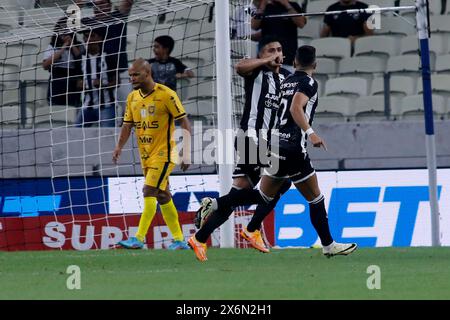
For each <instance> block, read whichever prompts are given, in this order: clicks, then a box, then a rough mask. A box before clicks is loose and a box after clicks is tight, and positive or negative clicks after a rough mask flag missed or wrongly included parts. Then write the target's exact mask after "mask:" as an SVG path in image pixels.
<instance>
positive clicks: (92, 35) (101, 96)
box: [76, 27, 117, 127]
mask: <svg viewBox="0 0 450 320" xmlns="http://www.w3.org/2000/svg"><path fill="white" fill-rule="evenodd" d="M104 36H105V28H103V27H99V28H95V29H92V30H87V31H85V32H84V40H85V43H86V50H85V52H84V54H83V55H82V60H81V64H82V70H83V84H82V87H83V92H82V105H83V106H82V108H81V110H80V111H79V113H78V116H77V120H76V124H77V125H78V126H83V127H88V126H91V125H92V124H94V123H97V122H99V126H101V127H114V126H115V116H116V112H115V110H116V108H115V106H116V94H115V92H116V90H115V87H116V85H117V79H116V76H115V72H114V71H111V68H109V66H110V57H108V56H107V55H106V53H105V52H104V51H103V39H104Z"/></svg>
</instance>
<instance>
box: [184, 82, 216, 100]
mask: <svg viewBox="0 0 450 320" xmlns="http://www.w3.org/2000/svg"><path fill="white" fill-rule="evenodd" d="M202 80H203V79H202ZM187 92H188V93H187V99H188V100H193V99H194V100H195V99H205V98H212V97H215V96H216V94H215V87H214V82H213V81H211V80H209V81H201V82H199V83H198V84H195V85H190V86H188V88H187Z"/></svg>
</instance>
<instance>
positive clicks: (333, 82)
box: [325, 77, 368, 97]
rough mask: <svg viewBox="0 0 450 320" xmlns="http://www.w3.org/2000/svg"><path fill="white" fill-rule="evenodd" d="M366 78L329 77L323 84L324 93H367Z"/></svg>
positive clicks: (356, 95) (356, 94)
mask: <svg viewBox="0 0 450 320" xmlns="http://www.w3.org/2000/svg"><path fill="white" fill-rule="evenodd" d="M367 88H368V85H367V80H366V79H364V78H359V77H342V78H335V79H330V80H328V81H327V82H326V84H325V95H326V96H330V95H349V96H351V97H361V96H366V95H367Z"/></svg>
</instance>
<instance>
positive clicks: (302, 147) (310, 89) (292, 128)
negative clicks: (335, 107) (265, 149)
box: [277, 71, 318, 153]
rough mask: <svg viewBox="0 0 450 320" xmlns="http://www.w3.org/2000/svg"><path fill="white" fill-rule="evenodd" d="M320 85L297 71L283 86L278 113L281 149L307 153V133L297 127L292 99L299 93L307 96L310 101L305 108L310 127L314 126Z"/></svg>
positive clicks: (305, 74)
mask: <svg viewBox="0 0 450 320" xmlns="http://www.w3.org/2000/svg"><path fill="white" fill-rule="evenodd" d="M317 90H318V83H317V81H316V80H314V79H313V78H312V77H310V76H309V75H308V74H307V73H305V72H303V71H296V72H295V73H294V74H292V75H291V76H289V77H288V78H286V80H285V81H284V82H283V84H282V85H281V99H280V109H279V112H278V117H279V120H278V124H277V127H278V134H279V141H280V147H281V148H284V149H288V150H292V151H301V152H303V153H306V139H307V136H306V133H305V132H304V131H303V130H302V129H301V128H300V127H299V126H298V125H297V123H296V122H295V121H294V119H293V118H292V115H291V113H290V112H289V110H290V108H291V104H292V99H293V98H294V95H295V94H296V93H297V92H301V93H303V94H304V95H306V96H307V97H308V98H309V100H308V102H307V103H306V105H305V106H304V107H303V111H304V112H305V116H306V119H307V121H308V123H309V125H312V123H313V119H314V113H315V111H316V108H317V103H318V93H317Z"/></svg>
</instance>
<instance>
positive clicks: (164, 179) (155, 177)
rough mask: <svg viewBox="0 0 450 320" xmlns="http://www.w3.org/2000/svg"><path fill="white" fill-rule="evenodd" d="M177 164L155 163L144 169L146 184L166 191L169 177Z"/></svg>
mask: <svg viewBox="0 0 450 320" xmlns="http://www.w3.org/2000/svg"><path fill="white" fill-rule="evenodd" d="M174 167H175V164H174V163H172V162H153V163H150V164H149V166H147V167H145V168H144V175H145V184H146V185H147V186H150V187H154V188H157V189H160V190H166V187H167V183H168V182H169V176H170V173H171V172H172V170H173V168H174Z"/></svg>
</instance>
